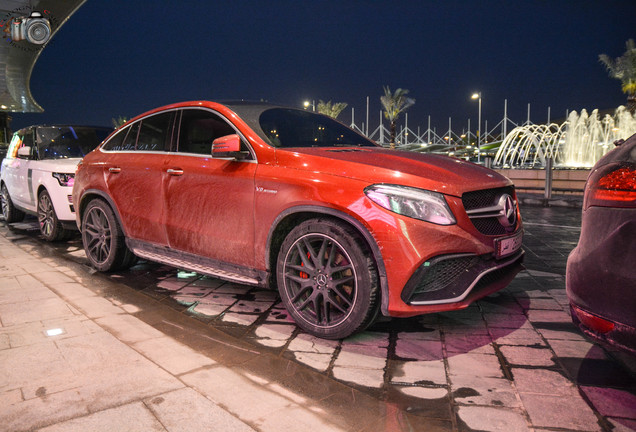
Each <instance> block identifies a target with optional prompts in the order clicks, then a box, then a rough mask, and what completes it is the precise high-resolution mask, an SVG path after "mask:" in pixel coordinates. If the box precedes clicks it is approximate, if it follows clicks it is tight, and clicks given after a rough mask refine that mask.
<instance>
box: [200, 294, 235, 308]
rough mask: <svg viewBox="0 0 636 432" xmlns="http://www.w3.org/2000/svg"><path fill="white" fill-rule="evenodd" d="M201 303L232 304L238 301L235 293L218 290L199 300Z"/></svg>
mask: <svg viewBox="0 0 636 432" xmlns="http://www.w3.org/2000/svg"><path fill="white" fill-rule="evenodd" d="M197 301H198V302H199V304H206V305H207V304H211V305H223V306H232V305H233V304H234V303H236V302H237V300H236V296H235V295H233V294H225V293H218V292H216V291H213V292H211V293H210V294H208V295H207V296H205V297H203V298H201V299H199V300H197Z"/></svg>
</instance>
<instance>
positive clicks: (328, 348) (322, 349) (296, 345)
mask: <svg viewBox="0 0 636 432" xmlns="http://www.w3.org/2000/svg"><path fill="white" fill-rule="evenodd" d="M338 345H340V343H339V342H338V341H334V340H328V339H321V338H317V337H315V336H312V335H309V334H306V333H300V334H298V335H297V336H296V337H295V338H294V339H293V340H292V341H291V343H290V344H289V347H288V349H289V350H290V351H304V352H313V353H322V354H329V355H331V354H333V352H334V351H335V350H336V348H337V347H338Z"/></svg>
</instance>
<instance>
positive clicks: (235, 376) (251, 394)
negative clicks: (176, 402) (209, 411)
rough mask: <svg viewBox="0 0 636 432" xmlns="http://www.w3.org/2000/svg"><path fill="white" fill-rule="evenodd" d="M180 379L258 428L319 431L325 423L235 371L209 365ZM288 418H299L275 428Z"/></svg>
mask: <svg viewBox="0 0 636 432" xmlns="http://www.w3.org/2000/svg"><path fill="white" fill-rule="evenodd" d="M181 378H182V379H183V380H184V382H186V383H187V384H188V385H190V386H192V387H194V388H195V389H197V390H198V391H199V392H200V393H202V394H203V395H205V396H206V397H207V398H208V399H210V400H212V401H213V402H214V403H216V404H217V405H219V406H222V407H223V408H225V409H226V410H227V411H229V412H230V413H232V414H233V415H235V416H236V417H238V418H239V419H240V420H242V421H244V422H249V423H250V424H252V425H254V426H255V427H256V428H257V429H259V430H264V431H272V432H273V431H278V432H280V430H287V429H289V430H294V429H296V430H322V428H321V426H324V425H321V424H319V423H321V422H319V421H316V422H315V423H314V422H312V420H315V417H313V416H315V414H313V413H311V412H310V411H309V410H306V409H305V408H302V407H300V406H298V405H297V404H296V403H295V402H293V401H291V400H290V399H289V398H287V397H283V396H281V395H280V394H277V393H276V392H274V391H271V390H268V389H267V388H266V387H263V386H262V385H257V384H256V383H253V382H252V381H251V380H249V379H248V378H247V377H245V376H242V375H241V374H239V373H237V372H236V371H232V370H229V369H226V368H211V369H204V370H199V371H196V372H193V373H191V374H186V375H183V376H182V377H181ZM296 416H298V417H296ZM279 418H281V419H279ZM283 418H284V419H283ZM287 418H289V420H291V421H292V423H293V421H294V420H298V423H297V424H296V427H295V428H294V427H291V426H290V427H286V428H285V429H277V428H279V427H281V423H280V422H279V421H278V420H280V421H281V422H282V424H284V425H286V422H287V421H288V420H287ZM307 423H310V424H309V425H308V426H310V427H309V428H308V429H306V428H305V424H307ZM311 423H313V424H311Z"/></svg>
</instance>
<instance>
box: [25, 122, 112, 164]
mask: <svg viewBox="0 0 636 432" xmlns="http://www.w3.org/2000/svg"><path fill="white" fill-rule="evenodd" d="M110 132H112V129H109V128H95V127H86V126H53V127H38V128H37V143H38V158H39V159H66V158H82V157H84V156H85V155H86V154H87V153H90V152H91V151H92V150H93V149H94V148H95V147H97V146H98V145H99V143H101V142H102V141H103V140H104V139H105V138H106V137H107V136H108V134H109V133H110Z"/></svg>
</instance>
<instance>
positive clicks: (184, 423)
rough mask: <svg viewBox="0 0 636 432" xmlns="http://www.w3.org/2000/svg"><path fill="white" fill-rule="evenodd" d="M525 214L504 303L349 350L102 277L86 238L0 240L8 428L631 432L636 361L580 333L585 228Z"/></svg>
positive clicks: (219, 304)
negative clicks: (521, 261) (572, 277)
mask: <svg viewBox="0 0 636 432" xmlns="http://www.w3.org/2000/svg"><path fill="white" fill-rule="evenodd" d="M522 212H523V215H524V222H525V228H526V235H525V238H524V248H525V249H526V252H527V256H526V267H527V270H525V271H523V272H522V273H520V274H519V276H518V277H517V278H516V279H515V280H514V281H513V283H512V284H511V285H510V286H509V287H508V288H507V289H506V290H503V291H501V292H500V293H497V294H495V295H492V296H489V297H487V298H485V299H483V300H481V301H480V302H478V303H476V304H474V305H472V306H471V307H469V308H468V309H465V310H463V311H456V312H449V313H443V314H432V315H426V316H422V317H416V318H411V319H400V320H385V321H383V322H379V323H377V324H375V325H374V326H373V327H371V328H370V329H369V330H368V331H367V332H365V333H363V334H361V335H358V336H356V337H353V338H349V339H346V340H343V341H325V340H320V339H316V338H313V337H311V336H309V335H306V334H304V333H302V332H300V331H299V330H298V329H297V328H296V326H295V325H293V323H292V322H291V320H290V319H289V318H288V317H287V314H286V312H285V310H284V309H283V308H282V307H281V305H280V303H279V301H278V298H277V295H276V293H273V292H269V291H263V290H260V289H254V288H251V287H246V286H241V285H235V284H231V283H227V282H223V281H220V280H218V279H213V278H207V277H202V276H200V275H197V274H192V273H186V272H183V271H179V270H178V269H174V268H170V267H166V266H160V265H156V264H152V263H143V262H142V263H140V264H138V265H137V266H135V267H134V268H132V269H131V270H129V271H126V272H121V273H116V274H111V275H102V274H95V273H94V272H93V271H92V270H90V269H89V268H87V267H86V266H85V258H84V256H83V250H82V249H81V242H79V239H77V238H76V239H73V240H71V241H69V242H66V243H62V244H55V245H51V244H45V243H43V242H42V241H40V240H39V239H38V238H37V235H34V234H33V227H34V226H33V222H26V223H25V224H22V225H18V226H16V225H14V226H13V227H12V228H11V229H8V228H4V227H0V255H1V256H2V257H3V258H2V261H1V263H0V321H1V323H2V327H0V428H3V427H5V428H7V429H6V430H28V429H34V428H38V427H44V426H48V427H47V428H45V429H43V430H69V429H71V430H72V428H75V429H77V430H98V426H101V427H103V428H104V430H127V429H126V428H128V430H155V429H153V428H156V429H157V430H206V429H220V430H227V429H231V430H234V429H235V428H239V427H245V428H249V427H252V428H254V429H257V430H274V428H276V429H277V430H280V428H281V427H284V428H287V429H290V430H301V429H302V430H305V429H307V428H313V429H315V430H328V429H334V430H351V431H371V430H426V431H431V430H433V431H434V430H440V431H506V432H508V431H533V430H534V431H542V430H551V431H555V430H556V431H610V430H614V431H630V430H636V360H635V359H634V358H632V357H629V356H626V355H624V354H622V353H619V352H614V351H608V350H606V349H604V348H601V347H599V346H596V345H594V344H592V343H590V342H588V341H587V340H586V339H585V338H583V337H582V336H581V335H580V333H579V332H578V331H577V330H576V328H575V327H574V326H573V325H572V323H571V320H570V316H569V310H568V303H567V298H566V296H565V290H564V274H565V260H566V257H567V254H568V253H569V251H570V250H571V249H572V248H573V247H574V246H575V245H576V242H577V240H578V234H579V228H578V227H579V225H580V214H579V212H580V210H572V209H567V208H540V207H524V208H522ZM12 260H15V261H12ZM49 328H63V329H64V332H65V333H64V334H62V335H59V336H52V337H48V336H45V334H44V330H46V329H49ZM5 377H7V378H5ZM137 421H143V422H146V423H144V425H142V426H136V423H135V422H137ZM194 421H200V422H201V423H198V424H193V423H192V422H194ZM223 422H227V423H223ZM49 425H51V426H49ZM206 425H207V426H206ZM56 428H57V429H56ZM238 430H240V429H238Z"/></svg>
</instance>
